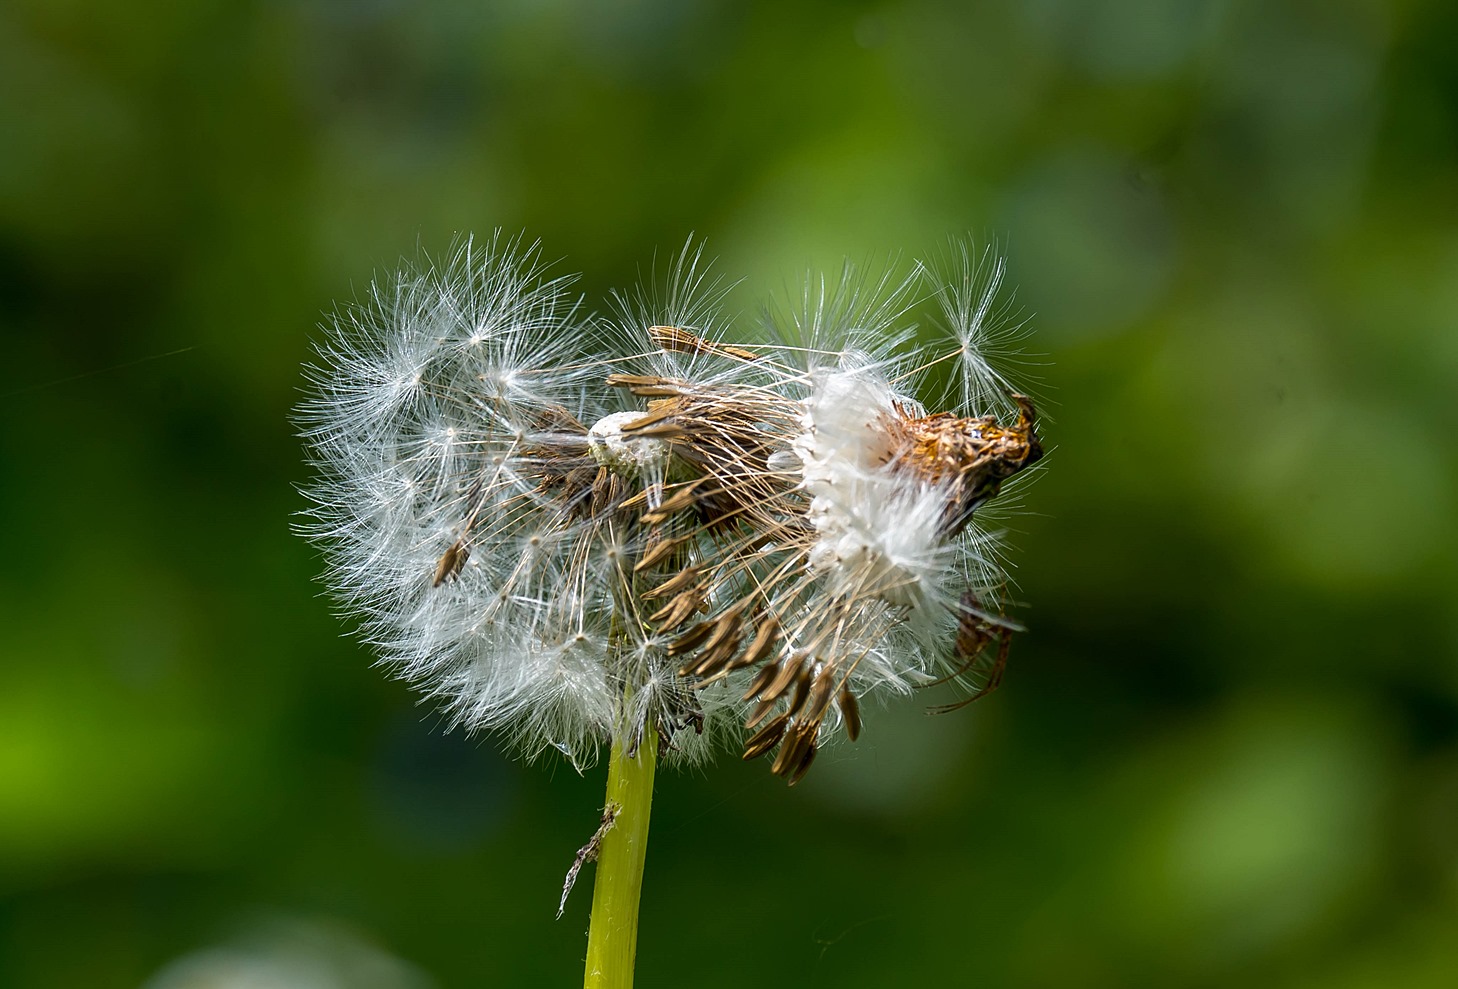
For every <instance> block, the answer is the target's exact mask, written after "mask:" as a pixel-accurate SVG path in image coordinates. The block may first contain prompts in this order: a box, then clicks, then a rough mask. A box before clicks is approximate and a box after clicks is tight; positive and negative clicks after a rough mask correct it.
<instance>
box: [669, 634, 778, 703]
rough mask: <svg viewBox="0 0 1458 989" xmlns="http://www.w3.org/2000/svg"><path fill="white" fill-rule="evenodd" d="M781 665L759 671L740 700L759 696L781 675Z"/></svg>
mask: <svg viewBox="0 0 1458 989" xmlns="http://www.w3.org/2000/svg"><path fill="white" fill-rule="evenodd" d="M670 651H671V647H670ZM781 665H782V664H780V663H767V664H766V665H765V666H764V668H763V669H761V670H760V671H759V674H758V675H757V676H756V677H755V678H754V681H753V682H752V683H750V685H749V689H747V690H745V691H744V696H743V697H742V698H740V699H741V700H746V701H747V700H749V699H750V698H752V697H754V695H756V694H758V693H759V692H760V691H761V690H763V689H764V688H765V687H768V686H769V684H770V681H771V680H773V679H774V678H775V676H776V675H777V674H778V673H779V671H780V666H781Z"/></svg>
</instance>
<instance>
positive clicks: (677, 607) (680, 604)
mask: <svg viewBox="0 0 1458 989" xmlns="http://www.w3.org/2000/svg"><path fill="white" fill-rule="evenodd" d="M703 603H704V599H703V596H702V595H701V594H699V589H698V588H697V587H692V588H689V589H688V590H687V591H684V592H683V593H682V594H680V595H679V596H678V597H676V598H674V599H673V600H672V601H669V602H668V603H667V604H666V605H664V606H663V607H662V608H659V609H658V610H657V611H655V612H654V613H653V614H651V615H649V616H648V620H649V621H650V622H656V623H658V627H659V628H661V629H663V630H664V631H668V630H669V629H675V628H678V627H679V626H680V625H682V624H683V623H684V622H686V621H688V620H689V617H690V616H691V615H693V614H694V613H695V612H696V611H698V610H699V605H701V604H703Z"/></svg>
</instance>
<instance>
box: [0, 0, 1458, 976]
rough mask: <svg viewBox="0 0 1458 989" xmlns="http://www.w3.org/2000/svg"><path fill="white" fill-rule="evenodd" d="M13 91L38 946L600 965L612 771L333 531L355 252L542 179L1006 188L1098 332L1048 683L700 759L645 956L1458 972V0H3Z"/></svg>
mask: <svg viewBox="0 0 1458 989" xmlns="http://www.w3.org/2000/svg"><path fill="white" fill-rule="evenodd" d="M0 126H3V131H0V331H3V334H4V337H3V339H4V355H5V361H4V363H5V365H6V370H5V373H4V376H3V381H0V479H3V483H0V985H4V986H7V987H9V986H16V987H74V986H102V987H110V986H143V985H144V986H149V987H170V989H175V987H179V986H183V987H193V986H204V985H207V986H230V985H242V984H243V983H242V982H239V981H236V979H237V978H241V977H243V976H244V975H246V974H248V973H250V972H251V973H252V974H253V976H254V977H258V978H262V977H263V976H261V975H259V973H265V974H266V973H272V976H271V977H273V978H274V979H275V981H274V982H272V983H261V984H271V985H279V986H288V987H304V986H309V987H328V986H336V985H337V986H364V987H381V989H387V987H398V986H410V987H429V986H437V987H442V989H453V987H457V986H460V987H464V986H475V985H528V984H542V985H572V984H574V983H576V982H577V981H578V980H579V979H580V977H581V972H580V965H581V959H582V956H583V954H584V951H585V937H584V931H585V928H586V917H587V908H588V905H589V901H590V892H588V891H587V889H586V887H585V886H584V888H583V889H579V890H578V892H577V894H576V895H575V897H574V898H573V900H572V901H571V902H570V904H569V907H568V910H567V914H566V916H565V918H564V919H562V920H561V921H554V920H553V919H552V918H553V912H554V910H555V906H556V900H557V895H558V891H559V887H560V883H561V880H562V876H563V873H564V872H565V870H566V868H567V866H568V864H569V863H570V862H571V859H572V854H573V852H574V850H575V849H576V848H577V847H578V846H579V845H580V844H582V843H583V842H584V841H585V840H586V838H587V837H588V835H590V833H591V831H592V829H593V828H594V827H595V825H596V823H597V815H598V808H599V807H600V805H601V801H602V780H601V778H600V772H599V773H589V774H588V775H587V776H586V777H581V778H580V777H578V776H577V775H576V774H575V773H574V772H573V771H572V770H571V769H570V768H568V767H566V766H565V765H563V764H560V763H557V764H552V763H543V764H538V765H533V766H522V765H519V764H517V763H515V762H513V761H512V760H510V759H509V758H507V757H506V756H504V755H503V754H502V753H501V751H500V749H499V747H498V746H497V745H496V744H495V742H494V741H493V740H491V739H484V740H482V739H468V738H463V737H461V736H460V735H454V736H446V735H443V734H442V733H441V732H440V731H439V728H440V725H439V720H438V718H437V717H436V716H435V715H434V714H433V713H432V712H431V711H430V710H429V709H428V708H424V707H420V706H418V705H417V704H416V699H415V698H414V697H413V696H412V695H411V693H410V692H409V691H408V690H407V689H406V688H405V687H403V686H401V685H399V684H397V683H394V682H392V681H389V680H387V679H386V678H385V677H384V676H383V675H382V673H381V672H380V671H378V670H375V669H372V668H371V657H370V656H369V654H368V652H367V650H366V649H364V648H363V647H361V646H360V645H358V644H356V643H355V642H353V641H351V640H349V639H346V638H343V637H341V634H340V633H341V628H342V626H341V624H340V623H339V622H338V621H336V619H335V618H334V617H333V616H332V615H331V613H330V606H329V604H328V602H327V601H325V600H323V599H321V598H320V597H319V596H318V594H319V592H318V587H317V585H316V584H315V583H314V581H313V575H314V574H315V572H316V571H317V570H318V569H319V566H320V565H319V562H318V560H317V559H316V557H315V554H314V553H313V551H312V549H311V548H310V547H308V546H307V545H305V544H304V543H303V542H302V541H300V540H299V539H297V538H295V537H294V536H292V535H291V534H290V532H289V524H290V515H291V513H293V512H295V511H297V510H299V509H300V508H301V507H303V500H302V498H301V497H300V496H299V495H298V494H296V493H295V491H294V490H293V487H292V485H294V484H297V483H299V482H300V481H302V480H303V479H304V477H305V476H306V470H305V468H304V466H303V464H302V454H301V451H300V447H299V443H298V441H297V440H296V439H295V437H294V436H293V430H292V428H291V427H290V425H289V423H288V415H289V410H290V408H291V407H292V406H293V405H294V404H295V402H296V401H297V400H298V397H299V393H300V388H301V386H302V380H301V376H300V373H299V370H298V369H299V365H300V362H301V361H303V360H305V359H306V358H307V357H308V355H309V353H310V351H309V341H310V339H311V338H312V337H313V336H314V335H315V333H316V330H315V327H316V324H317V323H318V321H319V320H320V319H321V316H322V314H323V313H325V312H327V311H329V310H331V309H332V308H333V307H334V305H335V302H336V300H348V299H351V298H353V297H355V296H356V294H358V293H360V292H361V291H362V290H363V289H364V288H365V286H366V285H367V284H368V281H369V279H370V277H371V275H372V274H373V273H374V272H376V271H380V270H385V269H388V268H390V267H392V266H393V265H394V264H395V263H396V261H397V259H398V258H399V257H400V256H401V254H408V255H414V254H415V253H416V250H417V248H418V247H423V248H425V249H427V250H431V251H436V252H439V251H443V250H445V249H446V248H448V247H449V245H450V243H451V242H452V239H453V238H454V237H455V236H456V235H457V234H458V233H459V232H465V231H476V232H486V231H489V230H491V229H492V228H494V227H498V226H500V227H503V228H505V229H506V230H507V231H516V230H525V231H527V232H528V233H529V235H531V236H540V237H541V238H542V239H543V240H544V242H545V248H546V252H547V254H548V255H549V256H553V257H558V256H560V257H565V258H566V259H567V260H566V262H565V267H566V268H567V269H569V270H581V271H584V272H586V273H587V275H586V278H585V280H584V282H583V287H584V290H585V291H587V292H588V293H589V294H590V295H591V296H592V297H594V298H598V297H600V294H601V293H602V292H604V291H606V290H607V289H608V288H610V287H612V286H631V285H632V284H634V283H635V282H636V281H637V278H638V273H639V271H640V269H645V268H646V266H647V265H648V264H649V262H650V260H651V258H652V257H653V255H654V252H655V251H658V252H659V253H660V254H661V253H662V252H664V251H668V250H673V249H676V248H677V247H678V246H679V245H680V244H682V243H683V240H684V238H685V237H686V236H687V235H688V234H689V232H690V231H696V232H697V233H698V234H699V235H701V236H704V237H706V238H707V239H708V242H709V245H710V252H711V253H714V254H716V255H717V256H718V257H719V258H720V264H721V266H722V270H723V271H724V272H725V273H727V274H731V275H735V276H737V275H744V276H746V277H747V281H746V283H745V284H744V286H743V287H742V289H741V293H740V295H741V297H742V299H741V302H742V305H743V306H744V307H746V309H751V308H752V307H753V305H754V300H756V299H758V298H761V297H763V296H764V295H766V294H769V293H777V294H781V295H782V294H783V292H784V289H785V287H786V286H787V285H790V284H792V283H793V282H794V281H795V279H796V278H797V276H798V274H799V273H800V272H803V271H804V270H805V268H806V266H807V265H815V266H828V267H831V268H835V267H837V266H838V265H839V263H840V260H841V258H842V257H844V256H847V255H849V256H850V257H853V258H868V257H871V258H874V257H884V256H886V255H887V254H888V253H889V252H891V251H893V250H901V251H904V252H906V253H908V254H910V255H918V254H925V253H928V252H933V251H936V250H937V249H939V248H941V247H942V246H943V245H944V244H945V240H946V237H947V236H948V235H949V234H964V233H967V232H969V231H970V232H971V234H972V235H973V236H974V237H976V238H978V239H979V241H982V242H988V241H995V242H997V243H998V244H1000V245H1001V246H1002V248H1003V249H1004V250H1005V251H1006V253H1007V254H1008V256H1009V259H1010V281H1011V283H1013V284H1015V285H1017V286H1018V290H1017V296H1016V301H1015V304H1014V306H1015V308H1016V309H1017V310H1019V311H1021V312H1022V313H1024V314H1025V315H1028V316H1030V317H1031V319H1032V322H1031V325H1032V326H1033V327H1034V328H1035V337H1034V339H1033V344H1032V346H1033V347H1034V349H1036V350H1038V351H1040V352H1042V353H1044V354H1046V355H1047V359H1048V360H1049V361H1050V362H1051V365H1050V366H1049V367H1047V368H1044V369H1043V371H1042V376H1043V378H1044V380H1045V382H1046V387H1045V388H1044V389H1043V392H1044V394H1046V395H1047V396H1048V397H1049V398H1051V399H1052V404H1051V405H1050V407H1049V409H1048V412H1049V413H1050V418H1049V421H1048V422H1047V424H1046V426H1045V429H1044V432H1045V434H1046V437H1047V441H1048V443H1049V444H1050V446H1052V447H1054V450H1053V453H1052V456H1051V457H1050V459H1049V462H1048V469H1047V471H1046V472H1045V473H1044V474H1043V476H1042V477H1041V478H1040V479H1039V480H1038V482H1037V483H1036V484H1034V485H1032V486H1031V487H1030V488H1028V489H1027V491H1026V496H1025V502H1026V504H1027V507H1028V509H1029V514H1027V515H1024V516H1021V517H1020V518H1019V519H1018V522H1017V531H1016V532H1015V533H1014V534H1013V538H1012V542H1013V544H1014V546H1015V551H1014V554H1013V559H1014V560H1015V562H1016V563H1017V565H1018V569H1017V577H1018V580H1019V583H1020V596H1021V598H1022V599H1023V600H1024V601H1026V602H1027V607H1026V608H1024V609H1023V610H1022V612H1021V614H1022V615H1023V616H1024V617H1025V619H1026V621H1027V622H1028V624H1029V626H1030V628H1031V631H1030V632H1029V634H1027V635H1025V636H1022V637H1020V638H1019V639H1018V641H1017V642H1016V643H1015V644H1014V651H1013V656H1012V664H1011V667H1010V669H1009V672H1008V676H1007V679H1006V682H1005V685H1004V687H1003V688H1002V690H1001V691H999V692H998V693H996V694H994V695H993V696H992V697H991V698H989V699H987V700H985V701H982V702H979V703H978V704H977V705H975V706H974V707H972V708H970V709H968V710H965V711H962V712H960V713H959V714H956V715H952V716H946V717H940V718H928V717H926V716H925V715H924V713H923V712H924V709H925V706H926V704H925V703H923V702H922V699H921V698H917V699H914V701H913V702H912V703H904V704H901V705H898V706H895V707H893V708H890V709H886V710H875V711H869V712H868V713H867V720H868V730H867V731H866V734H865V735H864V736H863V738H862V740H861V741H860V742H858V743H857V744H855V745H853V746H842V747H839V748H837V749H835V750H832V751H831V752H829V753H827V755H826V756H824V757H822V763H821V764H819V765H817V767H816V771H815V772H814V773H812V774H810V776H809V777H808V779H807V780H806V782H805V783H804V784H803V785H801V786H799V787H797V788H795V789H794V790H786V789H785V787H784V786H783V785H782V783H781V782H780V781H778V780H775V779H772V778H771V777H770V775H769V774H768V772H767V771H766V769H765V767H764V766H763V765H761V764H753V765H748V766H746V765H743V764H741V763H740V762H739V761H738V760H737V758H735V757H734V755H733V754H732V753H726V755H725V757H724V758H722V759H721V760H720V761H719V762H718V763H717V764H715V765H714V766H712V767H711V768H709V769H707V770H702V771H693V772H687V773H682V772H680V773H675V772H666V773H664V774H662V775H661V776H660V782H659V785H658V794H657V804H656V808H655V810H656V816H655V820H654V825H653V836H652V844H651V848H650V854H649V861H648V876H647V884H646V890H645V899H644V905H643V918H642V928H641V940H640V945H639V966H638V974H639V983H640V984H641V985H644V986H662V985H677V984H693V985H699V986H706V987H714V986H736V987H737V986H747V985H756V986H757V985H782V984H783V985H788V984H794V985H807V986H838V987H851V986H890V985H963V984H966V985H978V986H1055V985H1056V986H1080V987H1082V986H1093V987H1104V986H1108V987H1123V986H1172V985H1178V986H1226V985H1240V986H1242V987H1257V986H1273V987H1275V986H1279V987H1333V986H1334V987H1352V989H1357V987H1407V986H1442V987H1448V986H1452V985H1458V934H1455V932H1458V658H1455V657H1458V609H1455V607H1454V605H1455V601H1458V558H1455V553H1454V548H1455V539H1454V527H1455V507H1458V443H1455V436H1458V400H1455V393H1458V388H1455V384H1458V325H1455V323H1458V320H1455V317H1458V7H1455V6H1454V5H1453V4H1451V3H1448V2H1444V0H1426V2H1424V0H1410V2H1394V3H1385V4H1384V3H1363V2H1352V0H1336V2H1333V3H1316V2H1294V0H1291V2H1283V3H1257V2H1254V0H1244V2H1242V0H1225V2H1220V0H1208V2H1202V0H1174V2H1165V3H1153V4H1144V3H1136V2H1132V0H1126V2H1102V3H1091V4H1090V3H1078V2H1072V0H1065V2H1059V0H1032V2H1024V3H1017V2H1012V0H1004V2H988V3H969V4H954V3H950V2H946V3H937V2H907V3H858V4H846V3H829V2H824V3H818V4H817V3H800V4H777V3H754V4H751V3H732V2H713V0H690V2H657V3H649V2H638V3H630V2H602V3H595V4H583V5H577V4H571V3H566V2H555V3H529V2H526V0H515V2H498V3H475V4H449V5H447V4H438V5H427V6H421V5H415V4H405V3H399V2H392V0H367V2H360V3H344V2H328V0H315V2H297V3H286V2H272V3H269V2H255V3H219V2H209V0H201V2H195V3H187V4H161V3H139V4H119V3H94V2H93V3H80V2H68V0H15V2H12V3H9V4H7V5H6V6H5V8H4V10H3V11H0ZM944 699H945V697H940V696H939V697H937V698H929V699H928V703H930V702H935V701H937V700H944ZM229 973H232V975H229ZM229 978H234V979H235V981H231V982H230V981H227V980H228V979H229ZM311 979H312V981H310V980H311ZM331 979H332V980H333V981H330V980H331ZM248 984H249V985H254V984H259V983H248Z"/></svg>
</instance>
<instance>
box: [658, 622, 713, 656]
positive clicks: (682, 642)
mask: <svg viewBox="0 0 1458 989" xmlns="http://www.w3.org/2000/svg"><path fill="white" fill-rule="evenodd" d="M713 631H714V622H712V621H703V622H699V623H698V624H697V625H694V626H693V627H691V628H690V629H689V630H688V631H687V632H685V633H683V635H680V636H679V637H678V638H676V639H674V640H673V641H672V642H670V643H669V644H668V654H669V655H670V656H681V655H683V654H684V653H686V652H689V651H690V650H692V649H695V648H697V646H698V644H699V643H700V642H703V641H704V640H705V639H707V638H708V637H709V635H710V633H712V632H713Z"/></svg>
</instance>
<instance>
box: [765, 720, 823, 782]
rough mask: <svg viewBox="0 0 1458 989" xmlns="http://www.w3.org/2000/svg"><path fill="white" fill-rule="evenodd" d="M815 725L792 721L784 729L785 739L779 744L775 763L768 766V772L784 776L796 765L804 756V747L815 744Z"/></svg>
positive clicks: (811, 746)
mask: <svg viewBox="0 0 1458 989" xmlns="http://www.w3.org/2000/svg"><path fill="white" fill-rule="evenodd" d="M816 727H817V726H815V725H806V724H803V723H801V722H792V723H791V724H790V727H789V728H788V729H787V730H786V731H785V740H784V742H782V743H781V744H780V751H779V753H778V754H777V755H776V756H775V763H774V765H773V766H771V767H770V772H772V773H774V774H775V775H776V776H784V775H785V774H786V773H788V772H790V771H791V770H792V769H794V768H796V767H798V766H799V765H800V762H801V760H803V759H804V758H805V749H806V748H813V747H814V746H815V728H816ZM806 729H809V730H808V731H807V730H806Z"/></svg>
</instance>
